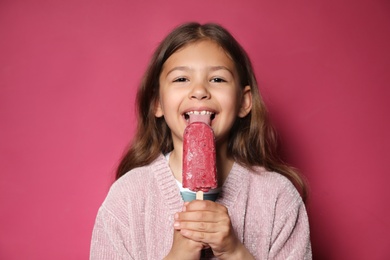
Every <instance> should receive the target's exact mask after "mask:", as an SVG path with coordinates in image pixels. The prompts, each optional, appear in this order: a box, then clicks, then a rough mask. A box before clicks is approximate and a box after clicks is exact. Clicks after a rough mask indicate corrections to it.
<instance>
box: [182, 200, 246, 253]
mask: <svg viewBox="0 0 390 260" xmlns="http://www.w3.org/2000/svg"><path fill="white" fill-rule="evenodd" d="M174 228H175V229H176V230H180V234H181V235H183V236H184V237H186V238H188V239H190V240H192V241H194V242H195V241H196V242H199V243H202V244H203V245H204V247H207V246H209V247H211V249H212V250H213V253H214V255H215V256H216V257H218V258H219V259H253V257H252V256H251V255H250V254H249V252H248V250H247V249H246V248H245V246H244V245H243V244H242V243H241V242H240V241H239V240H238V238H237V237H236V235H235V233H234V230H233V227H232V224H231V222H230V217H229V214H228V210H227V208H226V207H225V206H223V205H221V204H218V203H215V202H212V201H207V200H204V201H203V200H194V201H191V202H186V203H185V204H184V207H183V211H182V212H180V213H176V215H175V223H174Z"/></svg>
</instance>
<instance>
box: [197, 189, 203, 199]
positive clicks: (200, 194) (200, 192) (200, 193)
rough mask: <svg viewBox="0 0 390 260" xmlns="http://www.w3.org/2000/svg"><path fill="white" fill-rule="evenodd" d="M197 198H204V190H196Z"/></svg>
mask: <svg viewBox="0 0 390 260" xmlns="http://www.w3.org/2000/svg"><path fill="white" fill-rule="evenodd" d="M196 199H197V200H203V191H201V190H200V191H197V192H196Z"/></svg>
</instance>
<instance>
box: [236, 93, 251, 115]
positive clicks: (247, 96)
mask: <svg viewBox="0 0 390 260" xmlns="http://www.w3.org/2000/svg"><path fill="white" fill-rule="evenodd" d="M251 110H252V92H251V87H250V86H245V88H244V90H243V91H242V97H241V107H240V109H239V111H238V116H239V117H241V118H243V117H245V116H246V115H248V114H249V112H250V111H251Z"/></svg>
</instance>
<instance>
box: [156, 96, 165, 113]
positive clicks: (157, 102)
mask: <svg viewBox="0 0 390 260" xmlns="http://www.w3.org/2000/svg"><path fill="white" fill-rule="evenodd" d="M163 115H164V112H163V109H162V107H161V103H160V100H159V99H158V98H157V99H156V100H155V102H154V116H155V117H162V116H163Z"/></svg>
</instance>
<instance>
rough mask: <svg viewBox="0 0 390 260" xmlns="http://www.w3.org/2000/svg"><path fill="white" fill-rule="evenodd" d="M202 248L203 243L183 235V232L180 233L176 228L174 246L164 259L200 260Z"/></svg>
mask: <svg viewBox="0 0 390 260" xmlns="http://www.w3.org/2000/svg"><path fill="white" fill-rule="evenodd" d="M202 248H203V245H202V243H200V242H197V241H193V240H190V239H188V238H186V237H184V236H182V234H180V231H178V230H174V231H173V243H172V248H171V251H170V252H169V254H168V255H167V256H166V257H165V258H164V260H169V259H183V260H195V259H196V260H199V258H200V251H201V250H202Z"/></svg>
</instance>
